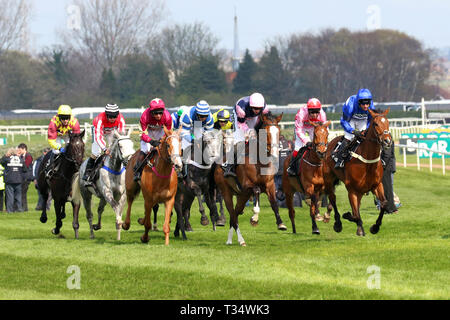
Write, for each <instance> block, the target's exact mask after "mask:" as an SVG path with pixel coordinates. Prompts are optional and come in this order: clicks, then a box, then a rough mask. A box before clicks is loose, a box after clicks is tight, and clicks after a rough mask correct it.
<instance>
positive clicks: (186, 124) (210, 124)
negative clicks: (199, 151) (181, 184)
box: [180, 100, 214, 176]
mask: <svg viewBox="0 0 450 320" xmlns="http://www.w3.org/2000/svg"><path fill="white" fill-rule="evenodd" d="M180 123H181V138H182V143H181V148H182V149H183V161H184V163H185V164H186V161H187V158H188V157H190V150H189V149H190V146H191V144H192V140H193V139H195V138H196V137H198V138H201V136H202V134H203V131H211V130H213V129H214V120H213V116H212V114H211V109H210V107H209V104H208V102H206V101H204V100H202V101H200V102H199V103H197V105H196V106H195V107H191V108H190V109H188V110H186V112H185V113H184V114H183V116H182V118H181V120H180ZM196 123H199V124H200V126H199V127H197V126H196V125H195V124H196ZM186 174H187V170H186V165H185V166H184V172H183V176H186Z"/></svg>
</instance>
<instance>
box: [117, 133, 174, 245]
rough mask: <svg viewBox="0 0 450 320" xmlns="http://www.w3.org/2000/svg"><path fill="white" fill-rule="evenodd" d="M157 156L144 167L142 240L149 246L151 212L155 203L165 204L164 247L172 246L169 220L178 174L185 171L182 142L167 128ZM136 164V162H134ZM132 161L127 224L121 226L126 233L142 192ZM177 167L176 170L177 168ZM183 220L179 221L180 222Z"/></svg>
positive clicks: (128, 182) (129, 170)
mask: <svg viewBox="0 0 450 320" xmlns="http://www.w3.org/2000/svg"><path fill="white" fill-rule="evenodd" d="M156 150H157V154H156V156H155V157H154V158H153V159H152V161H153V162H152V163H151V164H147V165H146V166H145V167H144V170H143V172H142V178H141V189H142V194H143V196H144V201H145V218H144V226H145V233H144V235H143V236H142V237H141V241H142V242H143V243H148V241H149V237H148V232H149V231H150V229H151V225H152V224H151V212H152V209H153V207H154V206H155V205H156V204H159V203H164V204H165V219H164V227H163V231H164V235H165V245H166V246H168V245H169V232H170V217H171V213H172V209H173V206H174V202H175V195H176V191H177V186H178V176H177V173H176V171H180V170H181V168H182V161H181V155H180V154H181V143H180V135H179V133H178V132H173V131H172V130H168V129H167V128H166V127H164V136H163V137H162V139H161V144H160V146H159V147H157V148H156ZM133 162H134V161H133ZM133 162H132V161H130V162H129V163H128V166H127V174H126V179H125V180H126V182H125V185H126V193H127V201H128V210H127V216H126V219H125V222H123V224H122V226H123V228H124V229H125V230H128V229H129V227H130V215H131V205H132V203H133V201H134V199H135V197H136V195H137V193H139V188H137V187H136V185H137V183H136V182H134V181H133V167H134V164H133ZM174 167H175V168H174ZM180 220H181V219H178V223H180Z"/></svg>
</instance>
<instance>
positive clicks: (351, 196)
mask: <svg viewBox="0 0 450 320" xmlns="http://www.w3.org/2000/svg"><path fill="white" fill-rule="evenodd" d="M361 198H362V194H358V193H357V192H355V191H353V190H349V191H348V200H349V201H350V206H351V207H352V214H350V212H346V213H344V214H343V216H342V217H343V218H344V219H347V220H348V221H350V222H355V223H356V225H357V229H356V235H358V236H362V237H364V236H365V235H366V233H365V232H364V227H363V222H362V219H361V215H360V212H359V207H360V203H361Z"/></svg>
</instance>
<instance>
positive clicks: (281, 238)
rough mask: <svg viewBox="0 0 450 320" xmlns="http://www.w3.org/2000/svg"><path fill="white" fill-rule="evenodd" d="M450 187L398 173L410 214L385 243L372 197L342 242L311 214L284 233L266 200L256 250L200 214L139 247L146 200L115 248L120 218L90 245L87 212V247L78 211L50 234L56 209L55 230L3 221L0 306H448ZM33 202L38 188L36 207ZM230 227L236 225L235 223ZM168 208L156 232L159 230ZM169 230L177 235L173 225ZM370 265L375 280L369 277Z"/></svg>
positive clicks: (432, 177) (26, 216)
mask: <svg viewBox="0 0 450 320" xmlns="http://www.w3.org/2000/svg"><path fill="white" fill-rule="evenodd" d="M448 190H450V180H449V179H448V177H445V176H442V174H441V173H439V172H433V173H429V172H426V171H420V172H418V171H417V170H416V169H415V168H399V169H398V172H397V173H396V175H395V191H396V193H397V194H398V195H399V197H400V199H401V202H402V204H403V206H402V207H401V208H400V210H399V213H398V214H396V215H387V216H385V218H384V220H383V225H382V227H381V230H380V232H379V234H377V235H372V234H370V232H369V227H370V226H371V225H372V224H373V223H374V222H375V220H376V218H377V210H376V208H375V206H374V204H373V198H372V196H367V197H364V198H363V204H362V210H361V211H362V217H363V221H364V226H365V229H366V233H367V235H366V237H364V238H361V237H357V236H356V225H355V224H353V223H350V222H348V221H346V220H344V221H343V226H344V230H343V231H342V233H339V234H338V233H335V232H334V231H333V226H332V222H333V220H332V222H331V223H330V224H324V223H322V222H320V223H319V228H320V231H321V235H320V236H314V235H312V234H311V222H310V218H309V212H308V210H307V209H306V208H305V207H303V208H297V210H296V212H297V216H296V225H297V234H292V231H291V230H292V229H291V227H290V221H289V218H288V213H287V209H284V208H281V209H280V210H281V211H280V212H281V216H282V218H283V220H284V222H285V224H286V225H287V226H288V231H287V232H281V231H278V230H277V229H276V225H275V218H274V216H273V213H272V211H271V209H270V206H269V204H268V202H267V197H266V196H265V195H263V196H262V199H263V203H262V213H261V215H260V225H259V226H258V227H256V228H254V227H251V226H250V223H249V220H250V216H251V209H250V208H247V209H246V211H245V214H244V215H243V216H240V227H241V230H242V233H243V236H244V238H245V240H246V242H247V245H248V246H247V247H240V246H239V244H238V243H237V238H236V235H234V238H233V244H232V245H230V246H227V245H226V244H225V242H226V239H227V234H228V227H225V228H219V229H218V230H217V231H216V232H213V231H212V228H211V226H207V227H203V226H201V225H200V214H199V213H198V209H197V208H198V207H197V205H194V207H193V209H192V225H193V228H194V232H192V233H188V238H189V239H188V240H187V241H182V240H179V239H175V238H174V237H173V234H171V242H170V246H169V247H166V246H164V234H163V232H162V231H158V232H151V234H150V243H149V244H141V242H140V240H139V239H140V236H141V235H142V233H143V227H141V226H139V225H138V224H137V223H136V220H137V218H138V217H140V216H142V214H143V199H142V197H140V198H139V199H138V200H137V201H136V203H135V205H134V210H133V215H132V222H133V224H132V227H131V229H130V231H123V232H122V241H120V242H118V241H116V240H115V234H116V232H115V223H114V217H113V212H112V210H111V209H110V208H108V209H107V210H106V211H105V213H104V215H103V229H102V230H100V231H98V232H96V239H94V240H91V239H89V231H88V224H87V222H86V220H85V217H84V213H85V211H84V209H83V208H82V210H81V217H80V224H81V232H80V240H75V239H74V233H73V230H72V223H71V222H72V219H71V217H70V213H71V209H69V205H67V209H68V210H67V212H68V217H67V218H66V219H65V221H64V226H63V229H62V232H63V235H64V236H65V238H57V237H55V236H53V235H52V234H51V232H50V230H51V229H52V228H53V227H54V223H55V217H54V211H53V210H52V211H51V212H50V213H49V221H48V222H47V224H41V223H40V222H39V216H40V214H39V212H36V211H31V212H29V213H20V214H17V213H16V214H6V213H0V243H1V246H0V278H1V281H0V299H30V300H34V299H64V300H65V299H67V300H74V299H75V300H83V299H132V300H138V299H152V300H179V299H183V300H211V299H212V300H229V299H233V300H234V299H238V300H241V299H245V300H261V299H262V300H266V299H267V300H302V299H323V300H334V299H335V300H342V299H376V300H382V299H449V298H450V290H449V283H450V243H449V241H450V228H449V226H450V211H449V201H448V199H449V196H448ZM337 197H338V199H337V200H338V206H339V208H340V211H341V213H344V212H346V211H349V209H350V206H349V204H348V200H347V196H346V193H345V188H344V186H343V185H340V186H339V187H338V193H337ZM35 203H36V193H35V190H34V188H32V187H30V193H29V207H30V208H34V206H35ZM226 215H227V218H228V214H226ZM162 219H163V214H162V210H160V214H159V222H158V227H159V228H160V230H161V229H162V222H163V221H162ZM173 220H174V221H172V225H171V227H172V230H173V228H174V223H175V220H176V218H174V219H173ZM70 266H77V267H78V268H79V270H80V275H81V278H80V285H81V288H80V289H79V290H77V289H75V290H70V289H69V288H68V281H69V282H70V279H71V276H72V273H68V268H69V267H70ZM371 266H376V267H378V268H379V287H378V289H376V288H375V289H374V288H370V287H369V286H368V282H369V284H370V283H374V282H371V280H372V279H373V276H374V275H373V274H372V273H370V267H371ZM368 268H369V272H368Z"/></svg>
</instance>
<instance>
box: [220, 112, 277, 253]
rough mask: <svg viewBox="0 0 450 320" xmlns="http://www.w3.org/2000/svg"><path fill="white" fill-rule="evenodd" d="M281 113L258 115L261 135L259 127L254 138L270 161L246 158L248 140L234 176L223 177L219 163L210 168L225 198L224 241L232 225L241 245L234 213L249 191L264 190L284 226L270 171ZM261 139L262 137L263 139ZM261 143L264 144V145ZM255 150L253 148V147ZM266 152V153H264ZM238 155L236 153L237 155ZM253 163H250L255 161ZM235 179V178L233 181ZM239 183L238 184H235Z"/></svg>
mask: <svg viewBox="0 0 450 320" xmlns="http://www.w3.org/2000/svg"><path fill="white" fill-rule="evenodd" d="M282 117H283V115H280V116H279V117H277V118H275V117H273V116H272V115H270V114H269V115H263V116H260V121H261V125H260V126H259V128H258V127H257V128H255V129H261V130H260V131H261V132H264V133H265V135H264V136H265V137H264V138H265V139H263V138H262V135H261V133H260V132H259V130H258V131H257V139H258V142H259V143H260V144H262V145H263V146H264V148H267V149H265V150H263V151H264V153H266V151H267V154H269V155H270V157H271V158H272V159H274V158H275V160H274V161H269V162H268V163H267V164H261V161H260V159H259V157H258V159H257V161H250V158H251V157H254V156H255V155H254V154H251V153H250V152H249V151H250V147H249V144H246V150H245V157H244V158H245V162H244V164H238V165H237V167H236V176H237V179H235V178H233V177H229V178H224V176H223V170H222V167H221V166H216V170H215V172H214V181H215V183H216V184H217V185H218V186H219V189H220V192H221V194H222V196H223V199H224V201H225V206H226V208H227V210H228V213H229V214H230V231H229V233H228V241H227V244H232V238H233V229H234V231H235V232H236V234H237V236H238V242H239V244H240V245H241V246H246V243H245V240H244V238H243V237H242V234H241V231H240V229H239V224H238V216H239V215H241V214H243V211H244V208H245V204H246V203H247V201H248V200H249V199H250V197H251V196H252V195H254V194H255V195H256V196H259V194H260V193H261V192H265V193H266V194H267V196H268V198H269V201H270V204H271V206H272V210H273V211H274V213H275V217H276V221H277V225H278V229H280V230H286V226H285V225H284V224H283V221H282V220H281V218H280V214H279V210H278V202H277V199H276V189H275V181H274V174H275V173H276V172H277V170H276V168H274V163H275V161H278V152H279V151H278V148H279V143H278V140H279V135H280V128H279V126H278V123H279V122H280V121H281V119H282ZM263 140H264V141H263ZM264 144H265V145H264ZM255 151H256V152H258V151H257V150H255ZM267 154H266V156H267ZM239 156H240V155H238V157H239ZM255 162H256V164H252V163H255ZM236 180H237V181H236ZM238 184H239V186H238ZM233 195H236V196H237V203H236V207H234V203H233Z"/></svg>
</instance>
